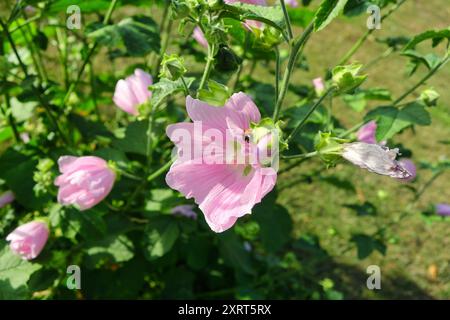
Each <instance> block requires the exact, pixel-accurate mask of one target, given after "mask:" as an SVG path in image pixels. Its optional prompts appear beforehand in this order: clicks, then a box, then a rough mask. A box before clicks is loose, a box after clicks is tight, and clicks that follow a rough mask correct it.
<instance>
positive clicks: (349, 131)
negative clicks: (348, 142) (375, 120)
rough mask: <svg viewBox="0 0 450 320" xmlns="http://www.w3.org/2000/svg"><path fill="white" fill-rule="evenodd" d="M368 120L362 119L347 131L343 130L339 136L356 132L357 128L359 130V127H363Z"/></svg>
mask: <svg viewBox="0 0 450 320" xmlns="http://www.w3.org/2000/svg"><path fill="white" fill-rule="evenodd" d="M365 123H366V122H365V121H362V122H360V123H358V124H357V125H356V126H353V127H351V128H350V129H348V130H347V131H344V132H342V133H341V134H340V135H339V138H345V137H347V136H348V135H350V134H351V133H353V132H355V131H356V130H358V129H359V128H361V127H362V126H363V125H364V124H365Z"/></svg>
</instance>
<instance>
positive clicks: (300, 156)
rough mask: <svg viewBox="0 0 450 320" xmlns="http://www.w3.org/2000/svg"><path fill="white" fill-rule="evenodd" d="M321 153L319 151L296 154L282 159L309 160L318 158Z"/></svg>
mask: <svg viewBox="0 0 450 320" xmlns="http://www.w3.org/2000/svg"><path fill="white" fill-rule="evenodd" d="M318 154H319V153H318V152H317V151H313V152H308V153H302V154H294V155H292V156H284V155H282V156H281V158H282V159H307V158H312V157H315V156H317V155H318Z"/></svg>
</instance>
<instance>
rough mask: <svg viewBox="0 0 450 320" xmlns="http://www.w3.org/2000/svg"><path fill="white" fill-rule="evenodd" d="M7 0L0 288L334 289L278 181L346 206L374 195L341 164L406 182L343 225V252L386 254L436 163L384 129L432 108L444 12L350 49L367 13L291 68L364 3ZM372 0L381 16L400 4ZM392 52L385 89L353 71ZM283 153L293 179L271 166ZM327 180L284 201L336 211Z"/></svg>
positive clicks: (78, 291)
mask: <svg viewBox="0 0 450 320" xmlns="http://www.w3.org/2000/svg"><path fill="white" fill-rule="evenodd" d="M7 2H8V3H7V4H0V7H1V8H2V10H1V12H2V14H1V16H0V25H1V36H0V52H1V53H2V55H1V56H0V70H1V76H2V79H1V85H0V94H1V111H2V114H1V117H0V121H1V128H0V140H1V142H2V148H1V155H0V189H1V190H2V195H1V196H0V207H1V209H0V236H1V238H2V239H3V240H1V239H0V297H2V298H14V299H18V298H31V297H32V298H36V299H49V298H77V299H84V298H86V299H91V298H146V299H152V298H211V297H225V298H230V297H232V298H242V299H244V298H266V297H271V298H291V297H295V298H314V299H316V298H328V299H335V298H337V299H339V298H342V297H345V295H346V292H345V289H343V288H336V287H335V285H334V282H333V281H332V280H331V279H330V278H332V275H331V274H323V273H322V274H320V273H318V272H317V269H316V266H317V264H320V263H322V262H323V261H327V262H330V261H331V260H332V257H331V255H330V254H329V253H327V252H326V251H325V250H324V249H323V248H322V247H321V245H320V242H319V239H318V238H317V237H315V236H312V235H310V234H308V233H307V232H305V230H303V229H302V226H301V221H300V220H299V214H300V212H297V211H298V210H300V211H301V215H302V218H301V219H304V218H303V215H304V209H303V207H302V205H303V204H301V205H299V206H298V207H296V205H294V206H292V203H291V204H289V203H288V202H289V201H286V197H285V196H284V195H286V193H283V192H284V190H285V189H286V188H292V189H293V190H300V189H296V188H301V187H302V186H306V185H308V184H318V183H321V182H323V181H327V182H328V183H330V184H331V185H334V187H336V188H338V189H343V190H345V192H353V193H355V194H358V196H357V198H358V197H359V198H358V200H357V201H359V203H357V204H348V203H346V204H345V208H346V209H345V210H355V211H356V212H357V213H358V215H375V212H376V210H377V208H376V206H374V205H373V204H371V203H370V202H368V201H366V200H365V196H364V195H362V191H361V190H359V189H357V188H356V187H355V186H354V182H355V181H356V179H357V178H353V176H356V175H357V176H358V177H359V179H360V180H362V181H365V180H364V179H378V180H376V181H379V183H380V184H383V183H386V184H392V185H395V188H396V189H395V190H400V189H401V190H409V191H408V192H409V193H408V197H410V198H411V199H412V200H411V201H409V203H408V205H407V206H405V207H404V208H397V209H396V210H398V211H401V215H400V218H398V219H394V218H392V219H390V220H388V221H389V222H387V223H386V225H379V227H377V228H376V229H375V230H372V229H370V230H367V231H364V232H363V231H361V232H358V231H355V232H353V233H352V234H351V235H350V236H349V237H348V238H347V240H348V241H347V243H346V245H343V246H342V247H344V251H345V250H347V249H346V248H347V247H348V248H349V249H348V250H354V252H356V256H357V257H358V258H359V259H361V260H362V259H365V258H367V257H369V256H371V255H372V254H375V253H376V252H378V253H381V254H382V255H385V254H386V249H387V245H388V244H387V243H388V242H389V241H390V239H392V238H393V237H392V236H389V232H391V231H392V230H394V228H395V224H396V223H399V221H401V220H402V219H403V218H404V217H406V216H408V215H410V214H416V215H420V213H421V212H423V213H422V215H423V217H424V219H425V218H426V217H429V216H430V214H429V213H427V212H426V210H425V209H423V203H422V202H420V201H419V200H422V199H423V198H422V195H423V194H424V192H425V191H426V190H427V189H428V188H429V187H430V186H431V185H432V183H433V182H434V181H435V180H436V179H437V178H438V177H439V176H440V175H442V174H443V173H444V172H445V170H446V169H447V168H448V167H449V160H448V159H446V158H445V157H441V158H440V159H439V160H435V161H434V162H432V161H431V160H433V159H431V158H427V157H424V158H423V159H424V160H423V161H422V162H421V163H419V162H418V161H417V160H419V159H417V158H416V157H415V156H413V154H412V153H411V152H410V151H409V150H408V149H406V146H407V147H409V148H416V147H415V142H414V140H413V141H409V142H407V143H406V142H405V143H404V144H400V143H399V141H404V140H397V139H401V137H402V136H404V135H405V134H408V133H410V132H415V131H416V130H417V131H419V130H421V129H423V128H421V127H423V126H429V125H430V124H431V119H432V116H434V115H435V114H438V113H439V112H442V111H433V110H441V109H440V104H439V101H440V100H438V99H439V97H440V96H439V94H438V92H437V91H436V90H435V89H433V88H431V87H428V83H427V81H428V80H429V79H430V78H431V77H432V76H434V75H435V74H437V73H438V72H441V69H443V67H444V65H446V63H447V62H448V61H449V59H450V50H449V43H450V29H448V28H446V29H445V28H444V29H441V30H431V31H425V30H424V31H423V32H422V33H419V34H417V35H412V36H411V37H410V38H408V39H407V40H406V41H405V40H404V39H402V38H395V39H394V38H390V40H389V41H388V40H386V41H384V42H386V43H387V45H388V51H387V52H384V53H383V54H382V56H381V57H377V58H376V59H374V60H373V61H363V62H364V63H357V62H356V61H355V56H356V53H357V52H361V51H362V50H363V47H364V44H365V43H367V42H366V41H368V40H367V39H370V37H372V36H373V34H372V33H374V32H377V31H374V30H376V29H373V28H372V29H368V30H367V31H366V33H365V34H363V35H362V36H361V38H360V39H359V40H358V41H357V42H356V44H355V45H354V46H353V47H350V48H349V51H348V52H347V53H346V54H344V55H343V57H342V58H341V59H340V60H338V59H336V55H337V53H333V55H332V56H333V58H334V60H333V62H332V63H333V64H331V65H328V64H326V63H324V62H320V68H321V72H322V71H324V72H323V74H321V75H318V74H309V76H306V75H307V74H308V73H307V71H308V70H309V68H310V66H309V65H310V63H311V65H312V63H313V59H311V61H309V60H307V59H308V54H309V52H308V46H309V45H310V43H311V42H313V41H314V39H315V38H316V37H321V36H323V35H324V34H327V33H329V34H338V33H339V30H334V28H333V26H334V24H335V23H337V22H336V20H339V18H337V17H339V16H343V15H345V16H348V17H351V16H355V15H361V14H362V13H363V12H364V11H365V10H366V7H367V6H368V5H369V1H365V0H364V1H352V0H338V1H331V0H322V1H313V3H312V4H310V2H311V1H296V0H290V1H287V0H276V1H275V0H274V1H271V0H267V1H266V0H241V1H239V0H171V1H169V0H151V1H148V0H146V1H140V0H139V1H133V2H130V1H117V0H111V1H107V0H93V1H89V3H88V2H84V1H72V2H73V5H74V6H71V7H74V8H75V9H74V10H72V9H73V8H72V9H71V10H67V12H66V16H65V17H62V16H64V14H62V13H61V11H62V10H65V8H62V7H63V6H64V5H65V3H66V1H63V0H55V1H28V0H19V1H7ZM372 2H376V4H377V5H378V6H379V7H380V9H381V13H382V17H381V21H384V20H385V19H387V18H388V17H389V16H391V15H392V14H393V13H394V12H395V11H397V10H399V9H400V7H402V5H403V3H405V2H406V1H405V0H397V1H394V0H392V1H387V0H386V1H372ZM99 17H100V19H99ZM63 18H64V19H63ZM61 21H63V22H64V23H61ZM339 21H340V20H339ZM383 23H384V22H383ZM428 40H431V42H432V47H431V48H430V47H429V46H428V47H427V46H426V45H427V42H428ZM379 41H380V42H383V41H382V39H380V40H379ZM419 46H420V47H421V50H422V49H423V50H427V51H426V53H423V51H420V50H419V49H418V47H419ZM422 46H423V48H422ZM321 50H322V51H326V50H330V49H325V48H324V46H322V45H321ZM432 50H433V51H432ZM331 51H334V49H332V50H331ZM339 51H342V50H340V48H339V50H336V52H339ZM394 53H399V56H400V57H402V58H404V59H407V61H408V62H409V64H408V68H409V69H408V71H409V75H412V74H413V73H420V72H422V73H423V75H421V77H420V78H419V79H418V80H417V79H416V78H410V79H408V87H407V89H406V90H405V91H404V92H403V93H398V92H395V93H394V92H391V90H389V89H384V88H378V87H372V83H371V82H370V79H371V76H373V75H375V76H377V75H378V77H380V72H371V69H369V67H370V66H372V65H374V64H376V63H380V64H381V63H382V62H383V61H381V60H382V59H385V58H387V56H389V55H390V54H394ZM337 58H339V57H337ZM388 65H389V64H388ZM419 67H420V68H419ZM422 67H423V70H422ZM419 69H420V70H419ZM383 72H384V74H383V77H389V73H390V72H392V70H390V69H389V68H386V69H385V70H384V71H383ZM297 74H300V76H297ZM447 76H448V75H447ZM307 77H309V78H308V79H309V80H308V81H305V79H306V78H307ZM300 83H301V84H300ZM425 85H427V86H425ZM393 94H396V95H397V94H398V97H396V98H392V95H393ZM373 101H382V104H383V105H381V106H377V105H373ZM334 104H336V105H338V107H339V109H335V107H334V106H333V105H334ZM369 104H371V105H370V106H369ZM337 110H340V111H337ZM342 110H344V111H342ZM342 112H343V113H342ZM363 113H364V116H362V114H363ZM357 119H359V120H357ZM447 121H448V119H447ZM447 129H448V127H447ZM447 133H448V132H447ZM436 140H438V139H436ZM447 143H448V141H447ZM417 149H420V147H419V146H417ZM409 158H412V159H413V160H411V159H409ZM300 168H302V169H303V168H307V169H306V170H307V171H308V173H306V174H305V176H306V179H303V180H302V179H300V181H295V179H292V177H288V176H289V174H290V173H292V172H299V171H296V170H300ZM419 169H421V170H423V172H429V173H431V177H428V178H426V179H425V178H424V179H421V177H420V174H419V172H420V171H419ZM340 172H347V175H346V176H345V177H344V178H342V177H338V176H336V174H337V175H339V173H340ZM349 172H350V173H349ZM377 174H378V175H379V176H376V175H377ZM366 177H367V178H366ZM393 188H394V187H393ZM447 189H448V188H447ZM446 192H447V190H446ZM331 193H332V191H328V192H327V193H326V194H322V193H320V192H316V191H314V190H311V191H310V193H309V194H300V193H296V197H297V199H296V200H295V203H299V202H297V201H301V203H304V202H311V203H313V202H314V201H317V203H324V202H327V203H331V205H333V206H334V207H335V208H339V207H340V206H339V205H338V204H337V203H333V201H335V199H334V197H333V196H331ZM442 196H443V197H444V198H443V199H436V200H435V201H436V202H437V203H439V204H437V205H436V207H435V209H432V210H434V211H436V212H435V213H431V215H432V216H433V217H434V218H436V219H435V220H436V221H439V222H443V221H448V220H445V219H447V218H446V216H448V211H449V210H448V205H447V204H445V203H444V202H445V200H448V194H447V198H445V194H443V195H442ZM283 197H284V198H283ZM380 197H381V198H382V197H383V196H380ZM283 199H284V200H283ZM298 199H301V200H298ZM310 209H311V208H310ZM320 210H321V209H320V205H319V206H316V207H315V208H314V210H313V211H311V212H309V213H308V218H307V219H304V222H305V223H307V220H308V219H315V217H316V216H317V215H319V213H320ZM336 210H337V209H336ZM339 210H340V209H339ZM380 210H382V209H381V207H380ZM374 219H376V217H375V218H374ZM435 220H433V221H432V222H434V221H435ZM444 223H445V222H444ZM350 226H352V225H351V224H350ZM388 226H389V227H388ZM355 230H356V229H355ZM392 232H393V231H392ZM341 240H343V238H341ZM305 260H307V261H308V262H306V261H305ZM308 263H310V264H308ZM69 266H77V267H78V268H79V269H80V270H82V272H81V278H77V276H76V275H72V274H71V273H70V271H68V270H72V269H70V268H69V269H68V267H69ZM118 278H120V279H124V281H123V282H122V281H114V280H113V279H118ZM74 279H75V280H74ZM73 281H75V287H74V286H72V285H69V284H70V283H72V282H73ZM74 288H75V290H74Z"/></svg>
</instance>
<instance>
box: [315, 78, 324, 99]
mask: <svg viewBox="0 0 450 320" xmlns="http://www.w3.org/2000/svg"><path fill="white" fill-rule="evenodd" d="M312 82H313V86H314V90H315V91H316V94H317V95H318V96H320V95H322V93H323V92H324V90H325V84H324V83H323V80H322V78H320V77H319V78H315V79H313V81H312Z"/></svg>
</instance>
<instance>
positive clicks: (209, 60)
mask: <svg viewBox="0 0 450 320" xmlns="http://www.w3.org/2000/svg"><path fill="white" fill-rule="evenodd" d="M215 50H216V49H215V44H214V43H212V44H209V43H208V56H207V58H206V66H205V70H204V71H203V76H202V79H201V81H200V85H199V86H198V91H197V95H198V92H200V90H201V89H203V87H204V86H205V83H206V81H208V79H209V74H210V73H211V69H212V66H213V62H214V52H215Z"/></svg>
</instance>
